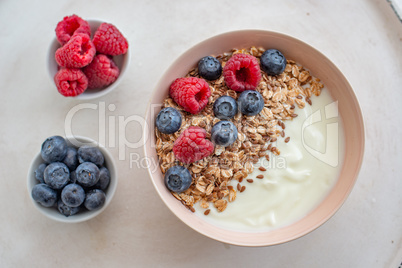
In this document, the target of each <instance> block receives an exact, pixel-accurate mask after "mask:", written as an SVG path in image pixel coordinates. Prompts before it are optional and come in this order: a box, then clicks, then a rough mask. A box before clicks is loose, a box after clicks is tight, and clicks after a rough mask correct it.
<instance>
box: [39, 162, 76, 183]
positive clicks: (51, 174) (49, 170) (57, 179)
mask: <svg viewBox="0 0 402 268" xmlns="http://www.w3.org/2000/svg"><path fill="white" fill-rule="evenodd" d="M43 178H44V181H45V183H46V184H47V185H49V186H50V187H52V188H53V189H56V190H59V189H62V188H63V187H64V186H66V185H67V183H68V182H69V181H70V171H69V169H68V167H67V166H66V165H65V164H64V163H61V162H54V163H50V164H49V165H48V166H47V167H46V168H45V171H44V173H43Z"/></svg>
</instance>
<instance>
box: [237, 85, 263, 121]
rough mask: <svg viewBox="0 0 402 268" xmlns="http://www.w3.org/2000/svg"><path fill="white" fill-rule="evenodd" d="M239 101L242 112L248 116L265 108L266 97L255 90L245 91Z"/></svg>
mask: <svg viewBox="0 0 402 268" xmlns="http://www.w3.org/2000/svg"><path fill="white" fill-rule="evenodd" d="M237 102H238V103H239V109H240V111H241V113H242V114H244V115H248V116H252V115H256V114H259V113H260V112H261V111H262V109H263V108H264V98H263V97H262V96H261V94H260V92H258V91H255V90H245V91H243V92H242V93H241V94H240V96H239V98H238V99H237Z"/></svg>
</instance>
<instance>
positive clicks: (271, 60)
mask: <svg viewBox="0 0 402 268" xmlns="http://www.w3.org/2000/svg"><path fill="white" fill-rule="evenodd" d="M260 61H261V69H262V70H263V71H264V72H266V73H267V74H268V75H278V74H281V73H282V72H283V71H284V70H285V68H286V58H285V56H283V54H282V53H281V52H280V51H278V50H276V49H268V50H266V51H265V52H264V53H262V55H261V58H260Z"/></svg>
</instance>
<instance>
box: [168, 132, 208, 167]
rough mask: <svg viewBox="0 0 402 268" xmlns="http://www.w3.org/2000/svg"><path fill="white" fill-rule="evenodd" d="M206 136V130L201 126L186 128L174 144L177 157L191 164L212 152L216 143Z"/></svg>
mask: <svg viewBox="0 0 402 268" xmlns="http://www.w3.org/2000/svg"><path fill="white" fill-rule="evenodd" d="M206 136H207V132H206V130H205V129H203V128H200V127H195V126H191V127H189V128H188V129H186V130H184V131H183V132H182V133H181V134H180V136H179V137H178V138H177V140H176V141H175V142H174V144H173V153H174V155H175V157H176V159H178V160H179V161H181V162H183V163H185V164H190V163H193V162H196V161H198V160H201V159H203V158H204V157H207V156H209V155H210V154H212V152H213V151H214V145H213V144H212V142H211V141H209V140H207V139H205V137H206Z"/></svg>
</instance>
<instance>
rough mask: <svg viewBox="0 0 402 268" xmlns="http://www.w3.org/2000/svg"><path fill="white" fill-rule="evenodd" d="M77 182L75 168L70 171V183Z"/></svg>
mask: <svg viewBox="0 0 402 268" xmlns="http://www.w3.org/2000/svg"><path fill="white" fill-rule="evenodd" d="M76 182H77V173H76V172H75V170H73V171H71V172H70V183H76Z"/></svg>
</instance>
